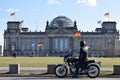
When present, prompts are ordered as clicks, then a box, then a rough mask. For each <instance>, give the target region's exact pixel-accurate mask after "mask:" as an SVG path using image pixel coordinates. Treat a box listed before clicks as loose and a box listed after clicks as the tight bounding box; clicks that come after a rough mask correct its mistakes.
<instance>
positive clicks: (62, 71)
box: [54, 65, 68, 78]
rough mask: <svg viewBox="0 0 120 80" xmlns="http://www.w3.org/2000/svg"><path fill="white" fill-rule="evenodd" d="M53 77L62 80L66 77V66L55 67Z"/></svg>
mask: <svg viewBox="0 0 120 80" xmlns="http://www.w3.org/2000/svg"><path fill="white" fill-rule="evenodd" d="M54 72H55V75H56V76H57V77H59V78H63V77H65V76H66V75H67V72H68V70H67V67H66V66H63V65H57V66H56V67H55V71H54Z"/></svg>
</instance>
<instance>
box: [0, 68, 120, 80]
mask: <svg viewBox="0 0 120 80" xmlns="http://www.w3.org/2000/svg"><path fill="white" fill-rule="evenodd" d="M102 71H106V72H107V71H108V72H113V69H112V68H101V72H102ZM8 72H9V67H0V80H7V78H6V77H18V78H21V77H23V78H24V77H27V79H8V80H29V77H32V78H34V79H30V80H38V79H36V78H37V77H38V78H39V79H40V80H42V79H51V80H54V79H58V78H57V77H56V76H55V75H54V74H48V73H47V67H21V68H20V74H9V73H8ZM71 77H72V76H71V75H70V74H68V75H67V76H66V77H65V78H64V79H65V80H67V79H71ZM1 78H2V79H1ZM3 78H4V79H3ZM5 78H6V79H5ZM79 78H80V79H81V78H85V79H86V78H89V77H87V76H86V75H79ZM98 78H100V80H101V78H120V75H113V74H106V73H105V74H100V76H99V77H98ZM75 80H76V79H75ZM102 80H105V79H102ZM106 80H111V79H106ZM112 80H114V79H112ZM115 80H116V79H115ZM119 80H120V79H119Z"/></svg>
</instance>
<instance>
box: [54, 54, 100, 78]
mask: <svg viewBox="0 0 120 80" xmlns="http://www.w3.org/2000/svg"><path fill="white" fill-rule="evenodd" d="M76 61H78V58H75V57H72V54H68V55H65V56H64V63H63V64H58V65H57V66H56V67H55V70H54V73H55V75H56V76H57V77H59V78H63V77H65V76H66V75H67V74H68V70H69V72H70V73H71V74H73V73H75V71H76V67H75V64H76ZM87 64H88V65H87V67H88V68H87V70H83V69H82V67H79V71H78V74H87V76H88V77H90V78H96V77H98V76H99V74H100V66H101V62H100V61H97V60H88V61H87ZM80 65H82V64H80Z"/></svg>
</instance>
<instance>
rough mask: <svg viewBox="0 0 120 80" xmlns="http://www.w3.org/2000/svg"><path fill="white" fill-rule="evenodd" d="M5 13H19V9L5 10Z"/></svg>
mask: <svg viewBox="0 0 120 80" xmlns="http://www.w3.org/2000/svg"><path fill="white" fill-rule="evenodd" d="M6 11H7V12H18V11H20V10H19V9H14V8H9V9H7V10H6Z"/></svg>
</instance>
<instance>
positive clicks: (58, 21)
mask: <svg viewBox="0 0 120 80" xmlns="http://www.w3.org/2000/svg"><path fill="white" fill-rule="evenodd" d="M73 26H74V23H73V21H72V20H71V19H69V18H68V17H65V16H58V17H56V18H54V19H53V20H52V21H51V23H50V27H73Z"/></svg>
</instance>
